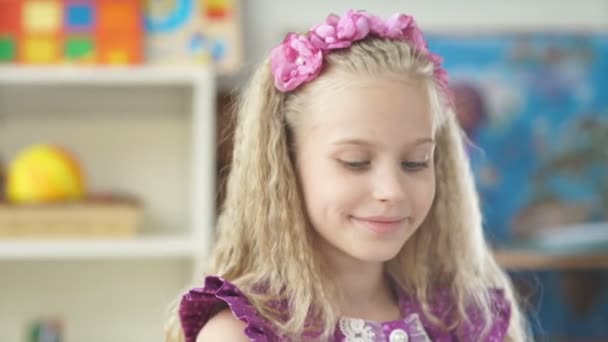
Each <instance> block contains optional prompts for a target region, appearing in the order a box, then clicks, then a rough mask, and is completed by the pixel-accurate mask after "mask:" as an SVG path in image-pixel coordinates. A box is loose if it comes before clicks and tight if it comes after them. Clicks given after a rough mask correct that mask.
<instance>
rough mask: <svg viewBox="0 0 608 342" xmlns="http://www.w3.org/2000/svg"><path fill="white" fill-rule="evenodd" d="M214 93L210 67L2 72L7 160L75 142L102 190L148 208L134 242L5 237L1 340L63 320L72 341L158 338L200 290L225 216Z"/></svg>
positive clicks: (0, 138) (2, 141)
mask: <svg viewBox="0 0 608 342" xmlns="http://www.w3.org/2000/svg"><path fill="white" fill-rule="evenodd" d="M215 128H216V124H215V84H214V76H213V73H212V71H211V70H209V69H208V68H205V67H196V68H192V67H190V68H168V67H148V66H141V67H112V68H109V67H105V68H96V67H86V68H81V67H79V68H76V67H73V68H72V67H56V66H55V67H23V66H3V67H0V157H2V158H3V159H4V162H5V163H8V161H9V159H10V158H12V157H14V156H15V154H16V153H17V152H18V151H19V150H20V149H21V148H23V147H25V146H27V145H30V144H33V143H37V142H51V143H58V144H61V145H64V146H65V147H67V148H68V149H69V150H71V151H72V152H74V153H75V155H76V156H77V157H78V159H79V160H80V161H81V162H82V164H83V166H84V168H85V170H86V176H87V181H88V184H89V189H90V190H91V191H93V192H98V191H102V192H108V191H124V192H127V193H130V194H134V195H137V196H138V197H140V198H141V199H142V200H143V201H144V203H145V219H144V222H143V227H142V231H141V234H140V235H138V237H137V238H135V239H128V240H118V241H113V240H38V241H29V240H3V239H0V341H7V342H12V341H15V342H20V341H25V340H26V335H25V334H26V331H27V329H26V328H27V325H28V324H29V323H30V322H31V321H32V320H34V319H37V318H39V317H45V316H49V317H60V318H63V319H64V322H65V342H76V341H91V342H96V341H100V342H101V341H115V342H118V341H159V340H161V337H162V325H163V324H164V321H165V318H166V309H167V308H168V305H169V302H170V301H171V300H172V299H173V298H174V297H175V296H176V294H178V293H179V292H180V291H182V290H183V289H185V288H186V287H187V286H189V285H191V284H192V282H193V281H194V282H196V281H200V280H201V275H200V262H201V260H204V258H205V257H206V255H207V253H208V250H209V246H210V241H211V236H212V232H213V229H212V227H213V224H214V218H215V206H214V202H215V201H214V199H215V181H214V180H215V146H216V139H215Z"/></svg>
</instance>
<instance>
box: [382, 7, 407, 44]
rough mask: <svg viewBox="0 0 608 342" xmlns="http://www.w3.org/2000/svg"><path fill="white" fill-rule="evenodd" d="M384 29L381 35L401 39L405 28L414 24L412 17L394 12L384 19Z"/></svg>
mask: <svg viewBox="0 0 608 342" xmlns="http://www.w3.org/2000/svg"><path fill="white" fill-rule="evenodd" d="M385 25H386V31H385V32H383V33H384V34H383V36H384V37H386V38H392V39H403V38H404V37H405V36H404V32H405V30H406V29H408V28H410V26H413V25H415V24H414V18H412V17H410V16H409V15H405V14H399V13H397V14H394V15H393V16H391V17H390V18H389V19H388V20H387V21H386V24H385Z"/></svg>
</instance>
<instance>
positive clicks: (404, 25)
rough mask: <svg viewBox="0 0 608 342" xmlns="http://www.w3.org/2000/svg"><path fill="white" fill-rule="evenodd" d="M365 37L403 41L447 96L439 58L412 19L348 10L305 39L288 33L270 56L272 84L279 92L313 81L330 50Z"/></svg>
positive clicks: (445, 78)
mask: <svg viewBox="0 0 608 342" xmlns="http://www.w3.org/2000/svg"><path fill="white" fill-rule="evenodd" d="M369 35H373V36H376V37H379V38H389V39H394V40H401V41H405V42H407V43H409V44H410V46H411V47H413V48H414V49H415V50H416V51H417V52H418V53H419V54H421V55H423V56H425V57H427V58H428V59H429V60H430V61H431V62H433V64H434V66H435V68H434V75H433V76H434V78H435V80H436V82H437V84H438V85H439V88H440V91H441V92H442V93H444V94H445V95H447V98H448V101H451V100H449V98H450V95H449V94H450V93H449V90H448V87H447V83H448V77H447V72H446V71H445V70H444V69H443V68H442V67H441V63H442V61H443V58H441V57H440V56H439V55H436V54H434V53H431V52H430V51H429V50H428V46H427V43H426V41H425V40H424V37H423V36H422V31H420V29H419V28H418V26H417V25H416V22H415V21H414V18H412V17H411V16H408V15H405V14H395V15H393V16H392V17H390V18H389V19H388V20H383V19H382V18H380V17H378V16H375V15H373V14H369V13H367V12H365V11H354V10H348V11H347V12H346V13H345V14H344V15H343V16H341V17H339V16H337V15H335V14H330V15H329V17H327V19H326V20H325V22H324V23H322V24H320V25H318V26H315V27H313V28H312V29H310V31H308V33H307V34H306V35H301V34H297V33H288V34H287V36H286V37H285V39H283V42H282V43H281V44H279V45H277V46H276V47H274V48H273V49H272V51H271V53H270V61H271V69H272V73H273V75H274V84H275V86H276V88H277V89H278V90H279V91H281V92H288V91H291V90H294V89H296V88H297V87H299V86H300V85H301V84H303V83H307V82H310V81H312V80H313V79H315V78H316V77H317V76H318V75H319V73H320V72H321V69H322V67H323V57H324V56H325V55H327V54H329V53H330V52H331V51H332V50H338V49H344V48H348V47H350V46H351V45H352V43H353V42H356V41H358V40H361V39H363V38H365V37H367V36H369Z"/></svg>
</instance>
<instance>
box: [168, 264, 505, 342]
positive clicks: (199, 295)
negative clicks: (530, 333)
mask: <svg viewBox="0 0 608 342" xmlns="http://www.w3.org/2000/svg"><path fill="white" fill-rule="evenodd" d="M397 293H398V298H399V307H400V309H401V314H402V318H401V319H399V320H395V321H389V322H381V323H376V322H372V321H366V320H362V319H354V318H342V319H341V320H340V322H339V324H338V325H337V326H336V330H335V334H334V338H333V339H332V340H331V341H360V342H364V341H370V342H379V341H387V342H401V341H404V342H423V341H435V342H448V341H467V342H468V341H481V339H480V336H481V332H482V329H483V327H484V324H483V319H482V318H481V314H480V312H479V311H478V310H469V311H468V315H469V317H470V322H467V323H462V324H461V325H460V326H459V327H457V329H455V330H453V331H445V330H442V329H441V328H440V327H438V326H436V325H434V324H433V323H431V321H429V320H428V319H427V318H426V317H425V315H424V314H423V312H422V309H421V306H420V303H418V301H416V300H415V299H413V298H412V297H410V296H408V295H407V294H405V292H403V291H399V290H398V291H397ZM491 298H492V317H493V320H492V323H491V326H490V330H489V333H488V334H487V335H486V336H485V338H484V339H483V341H486V342H499V341H503V340H504V337H505V335H506V332H507V328H508V327H509V318H510V316H511V307H510V305H509V302H508V301H507V300H506V298H505V297H504V295H503V292H502V290H498V289H493V290H491ZM217 304H226V305H227V306H228V308H230V310H231V311H232V314H233V315H234V316H235V317H236V318H238V319H239V320H241V321H242V322H244V323H245V324H246V328H245V331H244V332H245V335H247V337H249V339H250V340H251V341H254V342H271V341H281V340H282V339H281V338H280V336H279V335H277V333H276V331H275V330H274V329H273V327H272V325H271V324H270V322H268V321H266V320H265V319H264V318H262V317H261V316H260V315H258V312H257V310H256V309H255V308H254V307H253V305H251V303H250V302H249V300H248V299H247V297H246V296H245V294H244V293H243V292H242V291H241V290H239V289H238V288H237V287H236V286H235V285H234V284H232V283H230V282H228V281H227V280H224V279H222V278H220V277H215V276H209V277H207V278H206V279H205V286H204V287H202V288H194V289H192V290H190V291H189V292H188V293H186V294H185V295H184V296H183V297H182V300H181V303H180V307H179V315H180V320H181V324H182V328H183V330H184V333H185V337H186V342H195V341H196V337H197V335H198V333H199V332H200V330H201V329H202V327H203V326H204V325H205V323H207V321H209V319H210V318H211V317H210V314H211V311H212V310H213V309H214V307H215V305H217ZM430 305H431V310H432V312H433V313H434V314H435V315H436V316H437V317H439V318H440V319H441V320H443V321H444V322H446V323H448V322H449V321H450V319H451V317H452V316H453V314H454V311H455V307H454V306H453V305H452V304H451V301H450V298H449V294H448V292H447V291H444V292H438V293H437V294H436V296H434V298H432V299H431V301H430ZM303 339H306V340H311V339H312V340H315V339H314V336H304V338H303Z"/></svg>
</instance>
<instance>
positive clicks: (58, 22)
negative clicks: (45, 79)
mask: <svg viewBox="0 0 608 342" xmlns="http://www.w3.org/2000/svg"><path fill="white" fill-rule="evenodd" d="M142 1H143V0H0V63H3V62H17V63H24V64H56V63H97V64H136V63H141V62H142V50H143V19H142V13H143V12H142V11H143V6H142Z"/></svg>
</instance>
